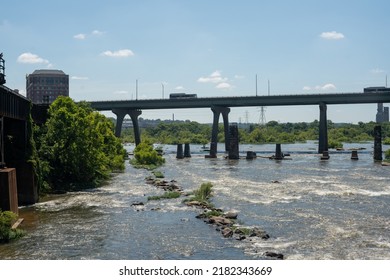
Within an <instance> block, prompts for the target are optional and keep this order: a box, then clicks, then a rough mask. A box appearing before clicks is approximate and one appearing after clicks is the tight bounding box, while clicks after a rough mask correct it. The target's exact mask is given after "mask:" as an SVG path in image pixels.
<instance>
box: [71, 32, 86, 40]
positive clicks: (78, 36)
mask: <svg viewBox="0 0 390 280" xmlns="http://www.w3.org/2000/svg"><path fill="white" fill-rule="evenodd" d="M86 37H87V35H85V34H82V33H80V34H77V35H74V36H73V38H75V39H77V40H85V38H86Z"/></svg>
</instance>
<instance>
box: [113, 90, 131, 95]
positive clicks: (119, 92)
mask: <svg viewBox="0 0 390 280" xmlns="http://www.w3.org/2000/svg"><path fill="white" fill-rule="evenodd" d="M128 93H129V92H128V91H127V90H117V91H115V92H114V94H117V95H124V94H128Z"/></svg>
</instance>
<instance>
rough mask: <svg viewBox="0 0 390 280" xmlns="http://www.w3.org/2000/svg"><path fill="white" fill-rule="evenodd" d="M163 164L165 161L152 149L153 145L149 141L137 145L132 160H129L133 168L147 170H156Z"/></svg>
mask: <svg viewBox="0 0 390 280" xmlns="http://www.w3.org/2000/svg"><path fill="white" fill-rule="evenodd" d="M164 162H165V159H164V158H163V157H162V155H160V154H159V153H158V152H157V151H156V150H155V149H154V148H153V144H152V143H151V142H149V141H142V142H141V143H140V144H138V145H137V147H135V149H134V158H132V159H131V160H130V163H131V164H132V165H133V166H134V167H136V168H145V169H149V170H153V169H156V168H157V167H159V166H161V165H162V164H164ZM158 175H160V174H158ZM161 175H162V174H161Z"/></svg>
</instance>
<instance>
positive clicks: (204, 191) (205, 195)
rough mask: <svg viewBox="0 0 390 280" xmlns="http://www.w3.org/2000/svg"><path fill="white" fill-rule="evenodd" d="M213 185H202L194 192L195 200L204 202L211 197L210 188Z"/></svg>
mask: <svg viewBox="0 0 390 280" xmlns="http://www.w3.org/2000/svg"><path fill="white" fill-rule="evenodd" d="M212 187H213V185H212V184H211V183H210V182H208V183H203V184H202V185H201V186H200V188H199V189H197V190H195V191H194V195H195V200H197V201H200V202H206V201H208V200H209V198H210V197H211V188H212Z"/></svg>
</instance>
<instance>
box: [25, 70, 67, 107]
mask: <svg viewBox="0 0 390 280" xmlns="http://www.w3.org/2000/svg"><path fill="white" fill-rule="evenodd" d="M26 93H27V98H28V99H30V100H31V101H32V102H33V103H36V104H51V103H53V101H54V100H55V99H56V98H57V97H58V96H60V95H62V96H69V75H66V74H65V73H64V72H63V71H61V70H52V69H45V70H35V71H34V72H33V73H32V74H30V75H27V76H26Z"/></svg>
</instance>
